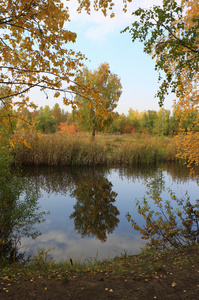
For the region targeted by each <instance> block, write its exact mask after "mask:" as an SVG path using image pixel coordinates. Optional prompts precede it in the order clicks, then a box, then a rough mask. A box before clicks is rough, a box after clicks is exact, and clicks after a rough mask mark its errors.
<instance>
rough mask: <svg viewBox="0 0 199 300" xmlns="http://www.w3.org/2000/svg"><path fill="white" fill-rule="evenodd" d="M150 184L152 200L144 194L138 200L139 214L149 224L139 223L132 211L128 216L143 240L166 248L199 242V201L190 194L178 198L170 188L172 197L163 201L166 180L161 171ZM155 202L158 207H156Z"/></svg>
mask: <svg viewBox="0 0 199 300" xmlns="http://www.w3.org/2000/svg"><path fill="white" fill-rule="evenodd" d="M147 187H148V190H147V192H146V195H147V197H149V200H148V199H147V197H146V196H144V198H143V201H142V202H140V201H137V203H136V205H137V208H138V213H139V214H140V215H142V216H143V218H144V219H145V225H143V226H140V225H138V224H137V223H136V221H135V220H134V218H132V217H131V215H130V214H129V213H127V219H128V221H131V223H132V226H133V228H134V229H136V230H138V231H139V232H140V234H141V235H142V238H143V239H146V240H148V239H150V242H149V243H148V247H150V248H154V249H156V250H162V249H165V248H171V247H172V248H179V247H181V248H183V247H184V246H187V245H193V244H197V243H199V200H195V201H194V203H192V202H191V200H190V198H189V196H188V195H187V194H186V195H185V197H186V198H177V197H176V195H175V194H174V193H173V192H172V191H171V190H168V193H169V196H170V198H171V200H166V201H163V199H162V198H161V192H162V190H163V189H164V180H163V177H162V176H161V174H158V177H157V178H155V179H154V180H152V181H151V182H150V183H148V184H147ZM150 199H151V200H152V203H151V202H150ZM153 204H155V206H156V208H157V209H156V210H154V209H152V207H151V206H152V205H153Z"/></svg>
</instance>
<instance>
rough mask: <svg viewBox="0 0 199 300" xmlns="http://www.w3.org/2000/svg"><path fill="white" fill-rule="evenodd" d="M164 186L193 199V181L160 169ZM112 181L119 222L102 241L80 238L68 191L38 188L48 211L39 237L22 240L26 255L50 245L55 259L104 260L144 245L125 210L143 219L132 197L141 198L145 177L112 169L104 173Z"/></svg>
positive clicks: (194, 194) (138, 248)
mask: <svg viewBox="0 0 199 300" xmlns="http://www.w3.org/2000/svg"><path fill="white" fill-rule="evenodd" d="M163 175H164V180H165V188H166V189H167V188H171V189H172V191H174V192H175V193H176V195H177V196H179V197H182V196H183V195H184V194H185V192H186V191H188V193H189V195H190V196H191V199H192V198H193V199H197V191H198V186H197V184H196V183H195V182H194V181H192V180H189V179H186V180H183V182H181V183H180V182H179V180H175V179H174V178H172V177H171V176H170V175H168V174H167V173H166V171H164V172H163ZM105 176H106V177H107V179H108V180H109V181H110V182H111V183H112V184H113V187H112V190H113V191H114V192H116V193H117V194H118V196H117V198H116V202H115V203H114V205H116V207H117V209H118V210H119V212H120V215H119V219H120V222H119V224H118V227H116V228H115V230H114V231H113V233H112V234H109V235H107V240H106V242H104V243H102V242H101V241H100V240H98V239H97V238H96V237H87V236H86V237H84V238H82V237H81V234H78V233H76V231H75V230H74V220H73V219H70V218H69V216H70V215H71V214H72V213H73V211H74V209H73V206H74V204H75V203H76V200H75V199H74V198H71V197H70V194H69V193H66V194H65V195H63V193H62V194H59V193H53V192H52V193H51V194H48V193H47V192H46V191H42V195H43V197H42V198H41V199H40V205H41V207H42V208H43V209H44V210H46V211H50V215H48V216H47V218H46V219H47V220H46V222H45V223H42V224H40V225H39V229H40V231H41V232H42V236H40V237H38V238H37V239H36V240H30V239H28V240H27V239H23V240H22V245H28V248H27V254H33V255H35V254H37V252H38V250H40V249H42V248H45V249H46V250H47V249H48V248H54V249H53V250H52V251H51V254H52V256H53V257H54V259H55V260H56V261H61V260H66V259H67V257H72V258H73V259H74V260H79V259H81V260H82V261H83V260H84V259H86V258H90V257H92V258H95V257H97V258H98V259H104V258H112V257H114V256H116V255H121V254H122V253H124V251H127V253H130V254H136V253H138V252H139V251H140V247H143V246H144V241H143V240H142V239H141V238H140V236H139V233H138V232H137V231H135V230H133V229H132V227H131V224H130V223H129V222H128V221H127V219H126V217H125V215H126V213H127V212H129V213H130V214H131V215H132V216H133V218H134V219H135V220H136V221H137V222H138V223H139V224H141V223H142V222H143V219H142V217H141V216H139V215H138V213H137V211H136V207H135V203H136V199H140V200H141V199H142V198H143V196H144V194H145V191H146V186H145V179H144V178H143V177H142V176H137V177H135V178H131V177H129V176H126V175H125V174H123V175H121V174H120V172H119V169H112V170H110V171H109V172H108V173H106V175H105ZM167 196H168V193H167V192H166V191H164V192H163V193H162V197H163V199H165V198H167V199H169V197H167Z"/></svg>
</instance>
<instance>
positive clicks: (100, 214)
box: [70, 174, 120, 242]
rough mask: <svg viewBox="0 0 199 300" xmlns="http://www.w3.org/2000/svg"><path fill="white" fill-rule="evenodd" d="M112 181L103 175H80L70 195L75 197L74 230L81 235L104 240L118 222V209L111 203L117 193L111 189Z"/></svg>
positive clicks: (72, 215) (71, 217)
mask: <svg viewBox="0 0 199 300" xmlns="http://www.w3.org/2000/svg"><path fill="white" fill-rule="evenodd" d="M112 186H113V185H112V183H111V182H110V181H109V180H108V179H107V178H105V177H103V176H98V175H96V174H94V176H92V177H91V176H88V175H87V176H81V178H80V180H78V181H77V183H76V187H75V188H74V189H73V191H72V193H71V196H72V197H75V198H76V201H77V202H76V204H75V205H74V206H73V208H74V212H73V213H72V214H71V215H70V219H74V224H75V230H77V232H78V233H80V234H81V236H82V237H85V236H86V235H87V236H96V237H97V238H98V239H99V240H100V241H102V242H105V241H106V239H107V234H109V233H112V232H113V231H114V229H115V227H116V226H117V225H118V223H119V218H118V215H119V214H120V213H119V210H118V209H117V207H116V206H115V205H113V203H114V202H115V201H116V196H117V193H115V192H114V191H113V190H112Z"/></svg>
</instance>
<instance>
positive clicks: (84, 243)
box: [22, 230, 144, 262]
mask: <svg viewBox="0 0 199 300" xmlns="http://www.w3.org/2000/svg"><path fill="white" fill-rule="evenodd" d="M132 232H133V230H132ZM25 244H28V249H27V254H30V255H36V254H37V253H38V251H39V250H41V249H43V248H45V250H48V249H49V248H54V249H53V250H51V252H50V253H51V255H52V256H53V258H54V260H56V261H57V262H59V261H61V260H62V261H65V260H67V258H69V257H72V258H73V259H74V261H78V260H81V261H84V260H85V259H86V258H97V259H99V260H102V259H105V258H113V257H115V256H117V255H118V256H120V255H121V254H122V253H124V251H127V253H128V254H137V253H139V252H140V248H141V247H143V246H144V241H143V240H142V239H141V238H140V236H139V234H138V233H136V232H133V233H132V234H130V235H129V234H128V235H123V236H122V237H121V236H120V235H118V234H117V233H112V234H111V235H109V236H108V238H107V242H106V243H101V242H100V241H99V240H97V239H95V238H83V239H82V238H74V236H70V235H69V234H66V233H61V232H58V231H49V232H48V233H47V234H43V235H42V236H40V237H38V238H37V239H36V240H27V239H23V240H22V245H25Z"/></svg>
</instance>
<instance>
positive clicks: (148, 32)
mask: <svg viewBox="0 0 199 300" xmlns="http://www.w3.org/2000/svg"><path fill="white" fill-rule="evenodd" d="M196 9H197V8H196ZM132 15H133V16H135V17H136V18H138V21H137V20H136V21H135V22H133V24H132V25H131V26H129V27H127V28H126V29H125V30H124V31H123V32H125V31H129V32H130V34H131V38H132V41H133V42H135V41H136V40H139V41H141V42H142V43H143V45H144V52H145V53H147V54H150V55H151V56H152V58H153V59H156V63H155V69H156V70H157V71H158V72H159V81H160V87H159V90H158V92H157V94H156V96H157V97H158V98H159V104H160V106H162V105H163V103H164V98H165V95H166V94H168V93H169V90H170V89H171V91H172V92H174V93H176V95H177V97H179V96H180V95H184V93H185V90H184V89H183V84H182V83H183V79H184V77H183V75H184V73H185V72H186V77H187V79H188V80H193V79H194V78H195V76H196V73H197V72H198V63H199V48H198V47H199V35H198V30H199V18H198V13H197V11H196V13H195V15H193V16H192V15H190V13H189V10H185V9H183V7H182V6H180V5H178V4H177V1H174V0H166V1H163V6H162V7H161V6H153V7H152V8H150V9H141V8H139V9H138V10H136V11H135V12H133V13H132ZM187 19H188V20H189V26H188V25H187V23H188V21H187ZM190 19H191V22H190ZM162 72H163V73H164V77H163V76H162Z"/></svg>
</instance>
